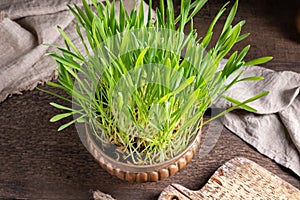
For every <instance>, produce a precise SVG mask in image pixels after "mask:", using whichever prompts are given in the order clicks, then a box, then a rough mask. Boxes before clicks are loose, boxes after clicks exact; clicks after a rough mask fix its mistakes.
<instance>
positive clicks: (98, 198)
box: [93, 190, 115, 200]
mask: <svg viewBox="0 0 300 200" xmlns="http://www.w3.org/2000/svg"><path fill="white" fill-rule="evenodd" d="M93 198H94V200H115V199H114V198H112V197H111V196H110V195H109V194H105V193H103V192H100V191H99V190H97V191H95V192H93Z"/></svg>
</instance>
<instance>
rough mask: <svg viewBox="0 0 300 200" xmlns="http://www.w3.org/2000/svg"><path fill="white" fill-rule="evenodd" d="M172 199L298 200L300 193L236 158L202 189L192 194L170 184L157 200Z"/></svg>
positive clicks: (255, 165) (244, 160)
mask: <svg viewBox="0 0 300 200" xmlns="http://www.w3.org/2000/svg"><path fill="white" fill-rule="evenodd" d="M173 199H177V200H189V199H193V200H196V199H202V200H206V199H207V200H208V199H220V200H221V199H223V200H227V199H247V200H251V199H253V200H254V199H263V200H274V199H293V200H300V190H298V189H297V188H295V187H294V186H292V185H291V184H289V183H287V182H285V181H283V180H282V179H281V178H279V177H278V176H276V175H274V174H272V173H270V172H269V171H268V170H266V169H265V168H263V167H261V166H259V165H258V164H256V163H255V162H253V161H251V160H249V159H246V158H243V157H237V158H234V159H232V160H230V161H228V162H227V163H225V164H224V165H222V166H221V167H220V168H219V169H218V170H217V171H216V172H215V173H214V175H213V176H212V177H211V178H210V179H209V180H208V183H207V184H205V186H204V187H203V188H201V190H198V191H192V190H189V189H187V188H185V187H183V186H182V185H178V184H172V185H169V186H168V187H167V188H165V189H164V190H163V192H162V193H161V194H160V196H159V200H173Z"/></svg>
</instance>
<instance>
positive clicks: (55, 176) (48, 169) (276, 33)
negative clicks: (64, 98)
mask: <svg viewBox="0 0 300 200" xmlns="http://www.w3.org/2000/svg"><path fill="white" fill-rule="evenodd" d="M226 1H227V0H215V1H209V2H208V4H207V5H206V6H205V7H204V9H203V10H202V11H201V13H200V14H199V15H197V16H196V18H195V21H194V24H195V26H196V28H197V29H198V32H199V34H200V35H202V34H203V33H204V32H205V30H206V28H207V26H208V23H209V22H210V21H211V20H212V18H213V17H214V15H215V14H216V12H217V9H219V8H220V7H221V6H222V5H223V4H224V3H225V2H226ZM297 1H298V0H290V1H281V0H255V1H254V0H249V1H241V2H240V7H239V11H238V14H237V19H238V20H241V19H246V21H247V24H246V25H245V28H244V32H251V36H250V37H249V38H248V39H247V40H246V41H245V42H242V43H241V44H239V45H237V49H240V48H241V47H242V46H245V45H246V44H247V43H251V44H252V49H251V51H250V52H249V55H248V58H249V59H250V58H254V57H256V56H267V55H272V56H274V60H273V61H272V62H270V63H268V64H265V65H264V67H267V68H270V69H274V70H278V71H279V70H292V71H296V72H300V44H299V41H300V35H298V34H297V32H296V28H295V21H294V20H295V13H296V10H297V7H299V6H298V5H297ZM175 2H176V4H177V5H179V4H178V2H179V0H176V1H175ZM232 3H233V2H232ZM175 9H176V10H177V11H178V9H179V7H178V6H175ZM222 19H224V18H222ZM220 29H221V24H218V26H217V28H216V31H215V32H216V33H217V32H218V31H220ZM42 88H47V87H45V86H43V87H42ZM52 101H55V102H59V103H63V102H61V101H60V100H58V99H57V98H55V97H52V96H49V95H47V94H44V93H42V92H40V91H37V90H34V91H32V92H25V93H24V94H23V95H22V96H18V95H14V96H12V97H11V98H9V99H7V100H6V101H5V102H3V103H1V104H0V113H1V115H0V144H1V145H0V152H1V153H0V199H14V198H17V199H26V198H29V199H64V200H68V199H73V200H79V199H88V197H89V192H90V190H100V191H102V192H105V193H108V194H110V195H112V197H114V198H117V199H119V200H121V199H156V198H157V197H158V195H159V194H160V192H161V191H162V190H163V188H165V187H167V186H168V185H170V184H171V183H178V184H181V185H183V186H185V187H186V188H189V189H192V190H198V189H200V188H202V187H203V186H204V184H205V183H206V182H207V180H208V179H209V177H211V175H212V174H213V173H214V172H215V171H216V170H217V169H218V167H220V166H221V165H222V164H224V163H225V162H226V161H228V160H230V159H232V158H234V157H236V156H243V157H246V158H249V159H251V160H253V161H255V162H257V163H258V164H259V165H261V166H263V167H265V168H266V169H267V170H269V171H271V172H272V173H274V174H276V175H278V176H279V177H281V178H282V179H283V180H285V181H287V182H289V183H291V184H292V185H294V186H295V187H296V188H300V179H299V177H297V176H296V175H295V174H294V173H293V172H291V171H290V170H287V169H285V168H284V167H281V166H279V165H277V164H276V163H274V162H273V161H272V160H270V159H268V158H266V157H265V156H262V155H261V154H259V153H258V152H257V151H256V150H255V149H254V148H252V147H250V146H249V145H247V144H246V143H244V142H243V141H242V140H241V139H240V138H238V137H237V136H235V135H234V134H232V133H231V132H229V131H228V130H226V129H223V131H222V134H221V136H220V138H219V140H218V142H217V144H216V146H215V148H214V149H213V150H212V151H211V152H210V153H209V154H208V155H207V156H206V157H205V158H201V159H199V158H194V159H193V160H192V162H191V163H190V164H189V165H188V166H187V167H186V168H185V169H184V170H183V171H182V172H179V173H178V174H176V175H174V176H173V177H170V178H168V179H166V180H164V181H162V182H158V183H145V184H130V183H127V182H125V181H121V180H119V179H118V178H115V177H112V176H111V175H109V174H108V173H107V172H105V171H104V170H103V169H101V168H100V167H99V165H98V164H97V162H96V161H94V160H93V158H92V156H91V155H90V154H89V153H88V152H87V150H86V149H85V148H84V146H83V145H82V144H81V142H80V140H79V137H78V136H77V132H76V130H75V128H74V127H71V128H68V129H66V130H65V131H63V132H61V133H57V131H56V129H57V128H58V127H59V126H60V125H61V123H55V124H54V123H49V119H50V117H51V116H53V115H55V114H57V113H59V110H56V109H53V108H52V107H51V106H50V105H49V102H52Z"/></svg>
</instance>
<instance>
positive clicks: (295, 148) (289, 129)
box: [0, 0, 300, 176]
mask: <svg viewBox="0 0 300 200" xmlns="http://www.w3.org/2000/svg"><path fill="white" fill-rule="evenodd" d="M73 2H76V3H80V0H76V1H73ZM124 2H125V4H126V5H127V8H128V9H131V8H132V6H133V1H132V0H126V1H124ZM66 3H67V1H66V0H65V1H63V0H52V1H48V0H27V1H24V0H4V1H1V2H0V13H1V14H0V35H1V37H0V44H1V46H0V56H1V58H0V102H1V101H3V100H4V99H5V98H6V97H7V96H8V95H9V94H13V93H20V91H22V90H31V89H33V88H35V86H36V85H37V84H38V83H41V82H45V81H48V80H50V79H52V78H53V77H55V72H54V69H55V67H56V64H55V62H54V61H53V60H52V59H51V58H49V57H45V56H44V54H45V53H46V52H53V51H54V49H53V48H52V47H50V48H49V47H47V46H44V45H43V43H51V44H57V45H63V40H62V38H61V37H60V36H59V33H58V31H57V29H56V26H57V25H59V26H61V27H62V28H63V29H64V30H65V32H66V33H67V34H68V35H69V36H70V38H71V39H72V40H73V41H74V43H75V44H79V43H80V39H79V38H78V37H77V35H76V31H75V26H74V17H73V15H72V14H71V12H69V11H66ZM78 48H79V49H80V48H82V47H81V45H78ZM224 62H225V60H223V63H222V64H221V66H223V65H224ZM252 75H255V76H258V75H262V76H264V77H265V80H264V81H260V82H247V83H243V82H241V83H239V84H237V85H235V86H234V87H233V88H232V89H231V90H230V91H229V92H228V93H227V95H228V96H231V97H233V98H236V99H238V100H245V99H247V98H248V97H250V96H253V95H255V94H258V93H259V92H261V91H265V90H268V91H270V94H269V95H268V96H267V97H264V98H262V99H259V100H257V101H255V102H253V103H251V104H250V105H251V106H253V107H254V108H256V109H257V110H258V113H255V114H253V113H248V112H246V111H242V110H236V111H234V112H231V113H229V114H226V116H225V117H224V118H223V123H224V125H225V126H226V127H227V128H228V129H230V130H231V131H232V132H234V133H235V134H236V135H238V136H239V137H241V138H242V139H243V140H244V141H246V142H247V143H249V144H251V145H252V146H254V147H255V148H256V149H257V150H258V151H259V152H260V153H262V154H264V155H266V156H268V157H269V158H271V159H273V160H275V161H276V162H277V163H279V164H281V165H283V166H285V167H287V168H290V169H291V170H293V171H294V172H295V173H296V174H297V175H298V176H300V153H299V152H300V133H299V132H298V131H299V130H300V118H299V117H300V95H299V88H300V74H297V73H294V72H274V71H272V70H269V69H264V68H261V67H256V66H253V67H249V68H247V70H246V71H245V73H244V76H245V77H247V76H252ZM216 106H218V107H221V108H227V107H229V106H231V105H230V103H228V102H226V101H224V100H219V101H218V102H217V103H216Z"/></svg>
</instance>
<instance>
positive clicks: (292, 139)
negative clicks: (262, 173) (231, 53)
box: [214, 60, 300, 176]
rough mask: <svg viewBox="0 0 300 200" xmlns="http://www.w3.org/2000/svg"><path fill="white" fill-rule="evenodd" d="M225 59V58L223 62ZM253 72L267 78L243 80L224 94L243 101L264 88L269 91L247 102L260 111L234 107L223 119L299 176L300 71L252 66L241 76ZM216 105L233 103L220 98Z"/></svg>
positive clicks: (235, 131)
mask: <svg viewBox="0 0 300 200" xmlns="http://www.w3.org/2000/svg"><path fill="white" fill-rule="evenodd" d="M225 62H226V60H223V61H222V62H221V65H220V66H221V67H222V66H224V65H225ZM250 76H264V77H265V79H264V80H263V81H258V82H251V81H247V82H240V83H238V84H236V85H234V86H233V87H232V88H231V89H230V90H229V91H228V92H227V93H226V94H225V95H227V96H230V97H233V98H235V99H237V100H240V101H244V100H246V99H248V98H250V97H252V96H254V95H256V94H258V93H260V92H262V91H269V92H270V93H269V94H268V96H266V97H263V98H261V99H258V100H256V101H254V102H251V103H249V104H248V105H250V106H252V107H253V108H255V109H257V111H258V112H257V113H249V112H247V111H244V110H235V111H233V112H230V113H228V114H226V115H225V116H224V117H223V119H222V123H223V124H224V125H225V126H226V127H227V128H228V129H229V130H231V131H232V132H233V133H235V134H236V135H238V136H239V137H240V138H242V139H243V140H244V141H246V142H247V143H249V144H251V145H252V146H253V147H255V148H256V149H257V150H258V151H259V152H260V153H262V154H264V155H266V156H268V157H269V158H271V159H273V160H275V161H276V162H277V163H279V164H281V165H283V166H285V167H287V168H290V169H291V170H293V171H294V172H295V173H296V174H297V175H298V176H300V93H299V91H300V74H298V73H296V72H292V71H282V72H275V71H273V70H270V69H266V68H262V67H258V66H250V67H247V68H246V69H245V72H244V74H243V75H242V76H241V78H243V77H250ZM214 106H216V107H218V108H228V107H230V106H232V104H231V103H229V102H228V101H226V100H224V99H219V101H218V102H216V103H215V105H214Z"/></svg>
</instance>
